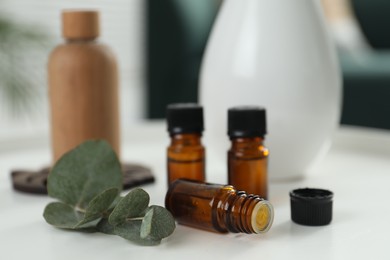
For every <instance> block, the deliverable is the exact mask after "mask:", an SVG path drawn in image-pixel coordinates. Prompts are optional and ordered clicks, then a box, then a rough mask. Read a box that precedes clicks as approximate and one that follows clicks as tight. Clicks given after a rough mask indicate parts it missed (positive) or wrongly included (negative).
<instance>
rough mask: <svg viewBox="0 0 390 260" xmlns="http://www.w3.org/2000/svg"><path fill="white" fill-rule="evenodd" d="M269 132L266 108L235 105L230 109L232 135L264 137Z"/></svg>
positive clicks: (229, 120)
mask: <svg viewBox="0 0 390 260" xmlns="http://www.w3.org/2000/svg"><path fill="white" fill-rule="evenodd" d="M266 133H267V124H266V116H265V108H262V107H256V106H241V107H233V108H230V109H229V110H228V135H229V136H230V137H231V138H232V137H256V136H259V137H263V136H264V135H265V134H266Z"/></svg>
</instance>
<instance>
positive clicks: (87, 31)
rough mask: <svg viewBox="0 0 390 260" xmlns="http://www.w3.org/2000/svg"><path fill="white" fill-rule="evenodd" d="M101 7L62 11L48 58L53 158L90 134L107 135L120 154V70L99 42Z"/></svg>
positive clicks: (56, 157)
mask: <svg viewBox="0 0 390 260" xmlns="http://www.w3.org/2000/svg"><path fill="white" fill-rule="evenodd" d="M99 34H100V30H99V13H98V12H96V11H86V10H84V11H77V10H69V11H64V12H63V13H62V36H63V37H64V39H65V42H64V43H62V44H60V45H59V46H57V47H56V48H55V49H54V50H53V51H52V53H51V54H50V58H49V61H48V83H49V97H50V112H51V136H52V147H53V160H54V162H55V161H57V160H58V159H59V158H60V157H61V156H62V155H63V154H64V153H66V152H67V151H69V150H71V149H73V148H74V147H75V146H77V145H79V144H80V143H82V142H83V141H85V140H88V139H105V140H106V141H108V142H109V143H110V144H111V146H112V147H113V148H114V150H115V151H116V153H117V154H118V155H119V150H120V147H119V146H120V145H119V143H120V140H119V105H118V70H117V64H116V59H115V56H114V54H113V53H112V52H111V50H110V48H109V47H108V46H106V45H104V44H101V43H99V42H98V40H97V38H98V37H99Z"/></svg>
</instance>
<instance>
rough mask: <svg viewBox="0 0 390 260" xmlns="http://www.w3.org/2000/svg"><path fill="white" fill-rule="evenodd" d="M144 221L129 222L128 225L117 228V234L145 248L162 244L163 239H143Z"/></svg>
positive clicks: (124, 224)
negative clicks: (141, 231) (142, 228)
mask: <svg viewBox="0 0 390 260" xmlns="http://www.w3.org/2000/svg"><path fill="white" fill-rule="evenodd" d="M141 225H142V221H140V220H139V221H128V222H126V223H123V224H120V225H117V226H115V228H114V230H115V234H117V235H118V236H121V237H123V238H124V239H127V240H130V241H132V242H134V243H136V244H139V245H144V246H154V245H158V244H160V242H161V239H154V238H150V237H147V238H142V237H141V236H140V230H141Z"/></svg>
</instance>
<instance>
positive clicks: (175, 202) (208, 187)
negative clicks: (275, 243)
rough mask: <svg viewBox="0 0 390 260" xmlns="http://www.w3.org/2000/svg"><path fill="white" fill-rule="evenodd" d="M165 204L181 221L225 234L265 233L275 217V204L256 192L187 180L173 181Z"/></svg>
mask: <svg viewBox="0 0 390 260" xmlns="http://www.w3.org/2000/svg"><path fill="white" fill-rule="evenodd" d="M165 207H166V208H167V209H168V210H169V211H170V212H171V213H172V215H173V216H174V217H175V219H176V220H177V221H178V222H179V223H180V224H183V225H187V226H191V227H195V228H200V229H204V230H208V231H214V232H222V233H225V232H234V233H239V232H241V233H248V234H251V233H264V232H267V231H268V230H269V229H270V227H271V225H272V222H273V217H274V211H273V207H272V205H271V204H270V203H269V202H268V201H266V200H264V199H262V198H260V197H259V196H257V195H253V194H251V195H248V194H246V193H245V192H243V191H237V190H236V189H235V188H234V187H233V186H230V185H218V184H209V183H203V182H197V181H192V180H185V179H179V180H176V181H175V182H173V183H172V184H171V186H170V188H169V190H168V192H167V195H166V197H165Z"/></svg>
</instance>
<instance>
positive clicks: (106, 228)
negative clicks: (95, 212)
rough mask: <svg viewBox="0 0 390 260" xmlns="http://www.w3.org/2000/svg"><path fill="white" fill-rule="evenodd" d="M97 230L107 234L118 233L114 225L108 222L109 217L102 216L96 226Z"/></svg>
mask: <svg viewBox="0 0 390 260" xmlns="http://www.w3.org/2000/svg"><path fill="white" fill-rule="evenodd" d="M96 230H97V231H99V232H102V233H104V234H107V235H116V233H115V230H114V226H113V225H111V224H110V223H109V222H108V219H106V218H102V219H101V220H100V221H99V223H98V224H97V226H96Z"/></svg>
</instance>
